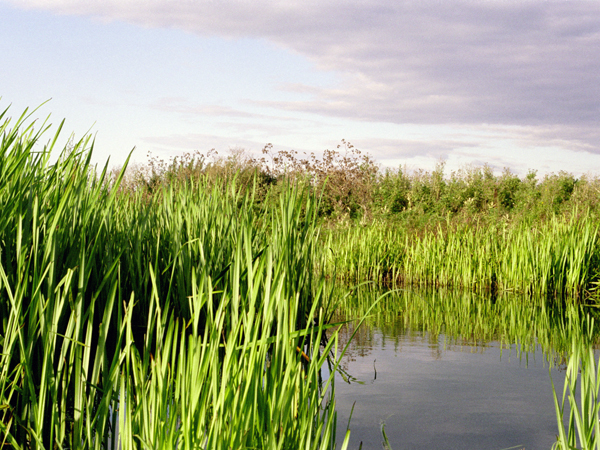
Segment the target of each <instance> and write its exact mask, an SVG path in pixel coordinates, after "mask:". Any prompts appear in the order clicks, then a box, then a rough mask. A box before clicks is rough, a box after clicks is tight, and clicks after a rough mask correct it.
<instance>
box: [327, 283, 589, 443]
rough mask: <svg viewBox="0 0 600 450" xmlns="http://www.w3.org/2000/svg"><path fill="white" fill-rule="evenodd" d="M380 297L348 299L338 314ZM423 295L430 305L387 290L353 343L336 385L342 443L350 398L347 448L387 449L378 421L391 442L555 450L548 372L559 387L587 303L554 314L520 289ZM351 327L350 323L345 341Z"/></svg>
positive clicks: (355, 310) (357, 309)
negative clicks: (490, 295) (493, 296)
mask: <svg viewBox="0 0 600 450" xmlns="http://www.w3.org/2000/svg"><path fill="white" fill-rule="evenodd" d="M379 294H380V293H377V292H373V291H366V292H361V293H359V294H357V296H355V298H353V299H348V300H347V301H346V303H344V305H342V306H341V308H340V311H342V315H341V317H338V318H344V317H348V316H352V315H353V314H354V316H357V315H358V314H357V313H360V312H361V308H366V306H367V305H369V304H372V302H373V301H374V298H375V297H376V296H377V295H379ZM418 296H419V297H424V296H426V298H425V300H426V302H423V301H422V299H421V300H418V301H415V294H414V293H408V292H401V293H398V294H397V295H394V296H390V297H389V298H388V299H386V301H385V302H384V303H382V304H381V306H380V307H378V309H377V314H376V315H374V316H372V317H370V319H369V320H367V321H366V323H365V324H364V325H363V327H361V328H360V329H359V330H358V331H357V333H356V335H355V337H354V339H353V341H352V342H351V343H350V346H349V349H348V351H347V353H346V355H345V356H344V358H343V361H342V368H343V370H341V371H340V373H339V374H338V375H337V382H336V399H337V400H336V401H337V407H336V409H337V411H338V424H339V425H338V428H339V430H338V433H339V435H338V442H341V441H342V440H343V434H344V432H345V425H346V424H347V422H348V418H349V414H350V411H351V410H352V407H353V405H354V412H353V416H352V420H351V426H350V428H351V430H352V431H351V439H350V448H351V449H358V448H359V446H360V445H361V443H362V448H363V449H381V448H382V434H381V425H382V424H385V431H386V434H387V436H388V438H389V440H390V443H391V445H392V448H394V449H504V448H510V447H514V448H518V449H527V450H530V449H545V450H548V449H550V447H551V446H552V444H553V443H554V442H555V441H556V434H557V424H556V415H555V409H554V403H553V397H552V387H551V381H550V376H549V370H550V371H551V373H552V379H553V380H554V383H555V385H556V386H559V387H562V385H563V382H564V363H565V358H566V353H565V348H567V344H566V343H567V342H570V339H571V338H572V335H574V334H578V335H579V336H581V335H582V334H585V329H584V328H585V327H584V323H585V320H582V319H581V314H582V310H581V309H579V308H574V309H573V310H572V311H567V310H564V309H563V310H562V311H560V313H557V312H556V311H553V310H550V309H548V308H547V307H543V306H541V303H538V302H534V301H532V300H531V299H526V298H518V297H515V296H512V297H511V296H504V297H502V298H501V299H498V301H496V302H495V303H491V302H490V301H488V300H485V299H482V298H476V297H474V296H472V295H470V294H465V293H462V294H452V293H448V292H446V293H440V292H436V293H429V294H428V293H423V292H420V293H418ZM411 298H412V299H411ZM362 312H364V309H363V310H362ZM583 314H587V313H583ZM576 316H577V317H576ZM561 317H562V318H561ZM576 319H577V320H576ZM353 331H354V323H352V322H350V323H348V324H347V325H346V326H344V328H343V329H342V330H341V335H340V336H341V338H342V340H343V341H346V342H347V341H348V340H349V339H350V336H351V335H352V333H353ZM588 339H589V340H590V341H594V340H595V337H594V336H588Z"/></svg>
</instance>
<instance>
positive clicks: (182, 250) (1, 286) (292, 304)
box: [0, 120, 337, 450]
mask: <svg viewBox="0 0 600 450" xmlns="http://www.w3.org/2000/svg"><path fill="white" fill-rule="evenodd" d="M9 123H10V122H9V121H8V120H6V121H5V122H4V123H3V124H2V125H0V133H1V134H2V136H3V137H2V141H1V147H0V349H1V350H0V442H1V443H2V444H3V445H4V446H10V447H11V448H36V449H43V448H95V449H100V448H113V449H116V448H122V449H124V450H125V449H133V448H161V449H168V448H178V449H186V448H217V449H218V448H223V449H225V448H227V449H229V448H236V449H237V448H300V447H302V448H311V449H316V448H333V447H334V441H335V427H336V422H335V411H334V403H335V402H334V398H333V394H332V390H331V389H329V386H330V383H331V382H332V379H333V378H330V379H329V380H325V381H322V380H321V378H320V376H321V374H320V369H321V366H322V365H323V364H324V362H325V360H326V358H327V356H328V355H329V353H330V352H329V348H331V347H332V346H335V345H337V338H336V335H335V333H334V334H333V335H331V336H330V339H329V344H328V345H329V347H326V348H321V349H320V343H321V341H322V339H321V335H322V334H323V324H324V319H323V317H324V315H325V312H324V311H326V308H327V303H328V296H327V295H326V294H325V293H324V292H325V291H324V290H323V289H322V283H321V281H320V278H319V277H317V276H316V275H315V274H314V272H313V270H312V268H313V267H314V262H315V259H316V258H317V251H316V248H317V243H316V242H317V239H318V230H317V228H316V226H315V214H314V212H315V208H314V201H313V199H311V198H308V197H305V198H301V196H300V195H298V194H295V193H294V192H292V191H290V192H288V194H287V195H286V196H284V197H282V200H281V203H280V205H279V208H272V209H268V210H267V209H265V210H261V209H260V208H257V207H256V205H254V204H252V202H251V199H250V198H249V197H243V196H241V195H240V194H239V191H238V190H237V189H236V187H235V183H231V184H227V185H222V186H215V187H214V188H213V189H212V190H210V191H209V190H208V189H207V188H206V187H205V186H202V181H201V180H200V181H196V182H194V183H191V182H189V183H185V184H184V183H182V184H180V185H171V186H167V187H164V188H163V189H162V190H160V191H158V192H155V193H154V195H152V196H150V197H148V196H147V195H142V194H143V193H141V192H137V193H136V192H122V191H119V189H118V183H119V180H118V179H117V180H116V183H115V184H111V183H109V182H108V181H107V179H106V172H101V173H96V172H94V170H93V169H92V166H91V164H90V156H91V154H90V153H89V152H87V151H85V147H86V145H87V141H86V140H83V141H80V142H78V143H76V144H75V145H74V147H73V148H72V149H70V151H68V152H63V154H62V155H61V157H60V160H59V161H58V162H57V163H56V164H54V165H50V164H49V161H48V159H49V156H50V149H46V151H43V152H40V153H36V152H34V151H33V147H34V145H35V144H36V142H37V141H38V140H39V138H40V135H39V134H36V133H35V132H34V131H33V130H32V129H31V128H29V129H26V128H25V127H26V125H24V123H23V122H22V121H21V122H18V123H14V124H11V125H12V128H9V127H10V126H11V125H9ZM199 184H200V185H199ZM297 348H300V349H302V351H303V352H304V353H305V354H306V355H308V356H309V357H310V358H309V359H310V361H308V362H307V361H306V359H305V358H303V356H302V352H298V351H297ZM319 349H320V350H319ZM267 361H268V364H267ZM117 423H118V430H119V433H118V436H117V435H116V433H115V426H116V424H117Z"/></svg>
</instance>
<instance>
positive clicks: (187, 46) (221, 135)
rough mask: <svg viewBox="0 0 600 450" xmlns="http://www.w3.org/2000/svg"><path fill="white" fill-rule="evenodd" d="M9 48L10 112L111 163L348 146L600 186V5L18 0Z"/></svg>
mask: <svg viewBox="0 0 600 450" xmlns="http://www.w3.org/2000/svg"><path fill="white" fill-rule="evenodd" d="M0 54H1V55H2V66H3V67H2V69H1V70H0V110H4V109H6V108H7V107H10V108H9V113H8V115H9V116H12V117H13V118H16V117H18V116H20V114H21V113H22V112H23V110H24V109H25V108H30V109H35V108H36V107H38V106H40V105H41V107H40V108H39V109H37V110H35V111H34V113H33V116H32V119H35V118H39V123H41V122H43V120H44V119H45V118H46V117H47V116H48V115H50V120H49V122H50V123H52V124H53V125H54V129H56V127H57V126H58V124H59V123H60V122H61V121H62V120H63V119H65V123H64V126H63V131H62V136H63V137H62V139H64V140H65V141H66V140H67V139H68V138H69V137H70V136H71V135H72V136H74V137H75V138H81V137H82V136H84V135H86V133H89V134H91V135H92V136H93V137H94V139H95V143H94V151H93V152H94V153H93V155H94V161H95V162H97V163H98V164H100V165H103V164H105V163H106V161H107V160H108V159H109V158H110V163H109V164H110V165H111V166H118V165H120V164H122V163H123V162H124V161H125V159H126V157H127V155H128V154H129V153H130V152H131V151H132V150H133V149H134V150H133V156H132V159H133V161H135V162H140V163H143V162H144V161H147V155H148V154H150V155H151V156H152V157H156V158H159V159H168V158H170V157H173V156H178V155H182V154H183V153H186V152H192V151H196V150H198V151H200V152H201V153H204V154H206V153H207V152H208V151H209V150H211V149H212V148H214V149H216V151H217V152H218V153H219V154H220V155H224V156H226V155H227V154H228V152H229V151H230V150H231V149H240V148H241V149H245V150H246V151H247V152H249V153H250V154H256V155H258V154H260V151H261V149H262V148H263V147H264V146H265V144H267V143H272V144H273V148H274V150H275V151H278V150H289V149H294V150H296V151H298V152H299V153H302V152H306V153H311V152H315V153H317V154H319V153H320V152H322V151H323V150H325V149H334V148H336V147H337V145H338V144H340V142H341V140H342V139H345V140H346V141H349V142H351V143H352V144H353V145H354V146H355V147H356V148H358V149H360V150H361V151H363V152H364V153H368V154H369V155H371V156H372V157H373V158H374V159H375V160H376V161H377V162H378V163H379V164H381V166H382V168H385V167H391V168H397V167H399V166H406V167H407V168H409V169H410V170H416V169H424V170H431V169H433V168H434V167H435V166H436V164H437V163H439V162H440V161H444V162H445V164H446V172H447V173H449V172H451V171H453V170H458V169H460V168H463V167H465V166H468V165H475V166H480V165H483V164H488V165H489V166H490V167H492V168H493V169H494V171H496V172H497V173H500V172H501V171H502V170H503V169H504V168H509V169H510V170H511V171H512V172H513V173H516V174H519V175H522V176H523V175H525V174H527V172H528V171H529V170H537V172H538V174H539V175H544V174H548V173H558V172H559V171H561V170H565V171H567V172H570V173H573V174H575V175H576V176H581V175H582V174H591V175H593V176H596V175H600V127H599V125H600V120H599V119H600V1H598V0H593V1H592V0H586V1H578V0H572V1H565V0H562V1H552V0H550V1H542V0H535V1H534V0H519V1H513V0H479V1H473V0H471V1H467V0H463V1H455V0H444V1H442V0H347V1H333V0H302V1H296V0H145V1H142V0H102V1H97V0H20V1H17V0H0ZM47 100H49V101H48V102H46V101H47ZM44 102H46V103H44ZM50 137H51V135H50V134H48V135H47V139H50Z"/></svg>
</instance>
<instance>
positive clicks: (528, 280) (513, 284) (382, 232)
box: [327, 211, 600, 299]
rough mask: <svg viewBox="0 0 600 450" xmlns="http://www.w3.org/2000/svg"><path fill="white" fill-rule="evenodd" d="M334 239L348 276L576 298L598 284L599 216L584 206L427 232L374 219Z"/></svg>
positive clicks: (332, 266) (334, 265)
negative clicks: (555, 214) (529, 219)
mask: <svg viewBox="0 0 600 450" xmlns="http://www.w3.org/2000/svg"><path fill="white" fill-rule="evenodd" d="M329 239H330V241H329V246H330V247H331V249H332V256H331V258H330V259H329V261H328V263H327V267H328V270H329V271H330V272H331V273H334V272H335V273H336V274H337V275H338V276H340V277H342V278H345V279H347V280H365V279H370V280H376V281H383V282H387V283H391V284H394V283H396V284H397V283H400V284H404V285H418V286H422V287H424V286H454V287H461V288H466V289H469V290H475V291H480V292H482V291H492V292H497V291H498V290H503V289H504V290H518V291H521V292H528V293H531V294H538V295H548V296H552V297H554V296H561V297H562V296H567V297H568V298H575V299H576V298H579V297H580V296H581V295H582V294H585V291H586V290H587V291H590V290H591V289H593V287H594V283H596V282H597V281H598V269H599V268H600V246H599V242H598V224H597V223H596V221H595V220H594V219H593V218H591V217H590V216H588V215H585V214H583V215H579V214H578V213H577V211H574V213H573V214H572V216H571V218H564V217H563V218H553V219H552V220H549V221H547V222H544V223H540V224H531V223H526V222H522V223H519V224H516V225H511V226H508V225H504V226H503V225H498V226H491V227H477V226H466V225H450V224H449V225H448V227H446V229H442V228H441V227H440V229H439V230H438V231H437V232H426V233H424V234H423V235H422V236H414V235H409V234H407V233H406V232H405V231H404V230H403V229H401V228H392V227H390V226H389V225H387V224H378V223H374V224H372V225H369V226H365V227H352V228H347V229H344V230H336V231H335V233H333V234H332V235H331V236H330V237H329ZM588 293H589V292H588Z"/></svg>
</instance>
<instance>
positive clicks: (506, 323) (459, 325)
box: [336, 286, 598, 364]
mask: <svg viewBox="0 0 600 450" xmlns="http://www.w3.org/2000/svg"><path fill="white" fill-rule="evenodd" d="M382 292H384V291H382V290H381V289H380V288H377V287H373V286H363V287H362V288H360V289H357V290H356V291H355V293H354V294H353V295H350V296H346V297H344V298H343V300H342V301H340V302H339V304H338V310H337V311H338V312H337V314H338V316H336V318H337V319H338V320H348V319H351V318H353V317H362V315H363V314H364V313H365V311H366V310H367V309H368V308H369V307H370V305H372V303H373V302H374V300H375V299H377V298H378V297H380V296H381V294H382ZM590 314H593V311H590V309H589V308H587V309H586V308H585V307H583V306H580V305H575V304H572V303H567V304H565V305H562V306H556V307H551V306H549V305H548V304H547V303H546V302H545V300H544V299H543V298H538V299H537V300H536V297H529V296H524V295H517V294H514V293H507V292H504V293H502V294H499V295H498V296H497V297H496V298H495V299H494V300H492V299H491V298H490V297H489V295H487V296H483V295H481V294H477V293H472V292H467V291H451V290H445V289H436V290H433V289H426V290H412V289H401V290H396V291H391V292H389V293H388V295H386V296H385V297H383V298H382V299H381V300H380V301H379V302H378V303H377V304H376V305H375V307H374V308H373V309H372V314H371V315H370V316H369V317H368V318H367V319H366V324H367V326H366V327H364V328H363V329H361V330H359V332H358V333H357V337H356V338H355V339H358V340H356V341H355V344H356V348H359V347H360V348H361V349H362V350H361V351H368V350H367V349H368V347H370V346H371V347H372V344H373V340H374V339H385V342H386V345H390V346H394V347H395V348H399V347H400V346H401V345H402V343H401V338H400V337H401V336H404V338H405V339H406V338H408V339H411V336H412V337H413V338H418V339H423V337H424V336H426V337H427V338H428V339H429V340H430V342H431V343H432V345H434V344H435V345H438V346H443V347H446V348H449V347H452V346H454V345H457V346H460V347H464V346H471V347H474V348H475V347H477V348H483V347H484V346H485V345H487V344H488V343H490V342H492V341H495V342H499V343H500V345H501V346H502V347H503V348H504V347H505V348H511V347H514V348H515V350H516V351H517V352H518V353H519V354H523V355H524V356H526V355H527V354H528V353H529V352H531V351H533V350H535V347H536V346H539V347H540V348H541V349H542V350H543V351H544V353H545V354H546V356H547V359H548V361H549V362H550V363H551V364H555V363H556V364H560V362H561V361H562V360H563V358H564V357H565V355H568V353H569V351H570V346H571V342H572V340H573V339H574V338H581V337H582V336H584V337H585V339H586V342H589V343H590V345H592V344H593V343H596V342H597V341H598V336H597V335H596V333H595V331H594V332H593V333H592V331H590V330H592V329H591V328H590V327H588V326H587V325H586V324H587V323H588V322H589V321H590V320H592V319H591V315H590ZM374 329H377V330H378V332H377V333H375V332H374V331H373V330H374ZM441 334H443V335H444V339H443V340H440V339H439V336H440V335H441ZM344 336H345V333H344V331H341V332H340V339H342V340H344V339H345V338H344ZM351 351H352V350H351ZM354 351H357V350H356V349H355V350H354Z"/></svg>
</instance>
